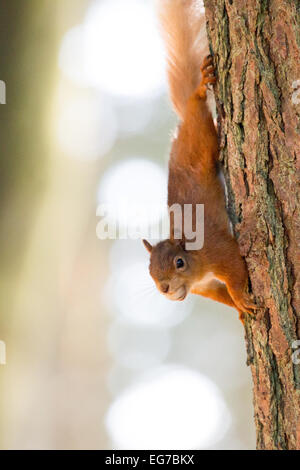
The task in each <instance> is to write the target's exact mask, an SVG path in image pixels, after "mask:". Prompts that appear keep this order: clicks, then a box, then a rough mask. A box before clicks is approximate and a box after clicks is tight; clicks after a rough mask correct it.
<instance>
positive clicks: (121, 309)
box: [107, 261, 194, 328]
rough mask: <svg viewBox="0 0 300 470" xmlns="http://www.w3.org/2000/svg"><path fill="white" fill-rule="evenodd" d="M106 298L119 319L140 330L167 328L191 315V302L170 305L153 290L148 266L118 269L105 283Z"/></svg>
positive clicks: (131, 264)
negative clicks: (143, 328)
mask: <svg viewBox="0 0 300 470" xmlns="http://www.w3.org/2000/svg"><path fill="white" fill-rule="evenodd" d="M107 288H108V296H107V297H108V298H109V299H110V300H111V302H112V304H113V308H114V309H115V311H116V312H117V313H118V315H119V317H120V319H122V320H123V321H127V322H129V323H132V324H136V325H140V326H152V327H154V326H158V327H161V328H170V327H173V326H175V325H178V324H179V323H181V322H182V321H183V320H184V319H185V318H186V317H187V316H188V315H189V313H190V312H191V310H192V308H193V305H194V302H193V298H192V296H188V297H187V299H185V300H184V301H183V302H172V301H170V300H169V299H167V298H166V297H164V296H163V295H162V294H161V293H159V292H158V290H157V289H156V287H155V285H154V282H153V280H152V279H151V277H150V275H149V271H148V263H145V262H142V261H141V262H135V263H129V264H128V266H125V267H121V268H120V269H119V270H118V271H117V272H116V273H114V274H113V275H112V276H111V278H110V280H109V283H108V286H107Z"/></svg>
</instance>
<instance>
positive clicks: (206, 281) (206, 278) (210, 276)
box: [193, 273, 216, 289]
mask: <svg viewBox="0 0 300 470" xmlns="http://www.w3.org/2000/svg"><path fill="white" fill-rule="evenodd" d="M213 279H216V276H215V275H214V273H206V274H205V276H204V277H203V278H202V279H201V280H200V281H198V282H196V283H195V284H193V289H201V288H203V287H205V286H206V285H207V284H209V283H210V282H211V281H212V280H213Z"/></svg>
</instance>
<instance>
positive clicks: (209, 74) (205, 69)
mask: <svg viewBox="0 0 300 470" xmlns="http://www.w3.org/2000/svg"><path fill="white" fill-rule="evenodd" d="M201 72H202V81H201V85H209V84H213V83H216V80H217V79H216V77H215V69H214V65H213V58H212V56H211V55H208V56H207V57H206V58H205V59H204V61H203V63H202V66H201Z"/></svg>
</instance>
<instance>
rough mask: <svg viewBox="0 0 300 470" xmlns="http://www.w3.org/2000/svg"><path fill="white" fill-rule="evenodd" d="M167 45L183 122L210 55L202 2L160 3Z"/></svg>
mask: <svg viewBox="0 0 300 470" xmlns="http://www.w3.org/2000/svg"><path fill="white" fill-rule="evenodd" d="M157 7H158V14H159V19H160V23H161V29H162V35H163V39H164V41H165V44H166V52H167V61H168V78H169V87H170V95H171V100H172V103H173V106H174V108H175V111H176V112H177V114H178V115H179V117H180V118H181V119H183V116H184V112H185V108H186V104H187V101H188V99H189V97H190V96H191V94H192V93H193V92H194V91H195V89H196V87H197V85H198V84H199V82H200V75H201V74H200V65H201V62H202V60H203V59H204V57H205V56H206V55H207V54H208V45H207V36H206V29H205V14H204V8H203V3H202V1H201V0H200V1H199V0H157Z"/></svg>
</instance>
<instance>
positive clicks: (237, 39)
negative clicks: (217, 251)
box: [204, 0, 300, 449]
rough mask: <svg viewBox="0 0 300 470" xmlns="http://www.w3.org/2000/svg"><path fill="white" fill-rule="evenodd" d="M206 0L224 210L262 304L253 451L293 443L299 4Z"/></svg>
mask: <svg viewBox="0 0 300 470" xmlns="http://www.w3.org/2000/svg"><path fill="white" fill-rule="evenodd" d="M204 4H205V10H206V18H207V30H208V36H209V42H210V47H211V51H212V53H213V54H214V58H215V65H216V69H217V75H218V83H217V86H216V89H215V95H216V100H217V109H218V117H219V130H220V145H221V159H222V162H223V165H224V172H225V176H226V180H227V188H228V210H229V214H230V217H231V220H232V223H233V226H234V230H235V234H236V237H237V239H238V242H239V246H240V250H241V253H242V255H243V256H244V257H245V259H246V262H247V264H248V269H249V275H250V282H251V288H252V291H253V293H254V296H255V298H256V300H257V301H258V302H259V304H260V305H261V308H260V309H259V310H258V311H257V316H256V319H250V318H248V319H247V321H246V325H245V330H246V343H247V352H248V363H249V364H250V365H251V368H252V375H253V382H254V414H255V422H256V429H257V448H258V449H300V365H299V364H297V362H299V361H298V360H297V358H298V357H300V354H299V355H298V353H297V343H295V341H296V340H297V339H298V338H299V336H300V270H299V264H300V253H299V246H300V230H299V229H300V186H299V176H300V147H299V133H300V90H299V89H300V7H299V2H298V1H296V0H295V1H293V0H235V1H233V0H205V1H204ZM298 349H299V346H298Z"/></svg>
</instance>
